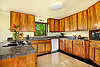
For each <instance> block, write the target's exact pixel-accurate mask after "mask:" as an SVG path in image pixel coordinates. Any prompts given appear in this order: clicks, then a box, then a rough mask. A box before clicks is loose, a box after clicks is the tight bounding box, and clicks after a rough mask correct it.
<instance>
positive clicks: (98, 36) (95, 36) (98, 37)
mask: <svg viewBox="0 0 100 67" xmlns="http://www.w3.org/2000/svg"><path fill="white" fill-rule="evenodd" d="M92 40H100V32H93V33H92Z"/></svg>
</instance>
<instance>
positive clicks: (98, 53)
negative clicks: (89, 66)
mask: <svg viewBox="0 0 100 67" xmlns="http://www.w3.org/2000/svg"><path fill="white" fill-rule="evenodd" d="M94 61H95V62H97V63H98V64H99V65H100V48H95V58H94Z"/></svg>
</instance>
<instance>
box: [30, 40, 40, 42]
mask: <svg viewBox="0 0 100 67" xmlns="http://www.w3.org/2000/svg"><path fill="white" fill-rule="evenodd" d="M30 42H31V43H38V40H35V41H30Z"/></svg>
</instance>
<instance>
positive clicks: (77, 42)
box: [73, 40, 83, 44]
mask: <svg viewBox="0 0 100 67" xmlns="http://www.w3.org/2000/svg"><path fill="white" fill-rule="evenodd" d="M73 43H74V44H83V41H79V40H73Z"/></svg>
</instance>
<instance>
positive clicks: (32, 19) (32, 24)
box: [27, 15, 35, 32]
mask: <svg viewBox="0 0 100 67" xmlns="http://www.w3.org/2000/svg"><path fill="white" fill-rule="evenodd" d="M27 31H28V32H35V16H34V15H28V23H27Z"/></svg>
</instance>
